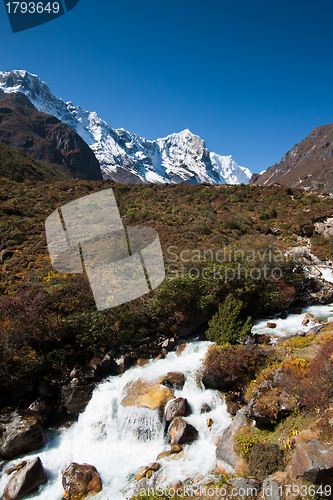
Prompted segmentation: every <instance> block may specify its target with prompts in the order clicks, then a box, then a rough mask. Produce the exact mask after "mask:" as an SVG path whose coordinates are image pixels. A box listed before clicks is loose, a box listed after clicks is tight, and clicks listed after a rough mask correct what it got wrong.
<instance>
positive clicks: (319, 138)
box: [250, 123, 333, 192]
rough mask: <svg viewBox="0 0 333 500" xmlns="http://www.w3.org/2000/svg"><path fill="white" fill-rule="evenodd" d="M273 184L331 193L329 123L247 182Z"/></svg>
mask: <svg viewBox="0 0 333 500" xmlns="http://www.w3.org/2000/svg"><path fill="white" fill-rule="evenodd" d="M274 183H279V184H284V185H286V186H291V187H296V188H312V189H315V190H323V191H326V192H333V123H330V124H328V125H323V126H321V127H317V128H315V129H314V130H313V131H312V132H311V134H309V135H308V136H307V137H306V138H305V139H304V140H303V141H302V142H300V143H299V144H296V145H295V146H294V147H293V148H292V149H291V150H290V151H288V152H287V153H286V154H285V155H284V157H283V158H282V160H281V161H280V163H276V164H275V165H273V166H271V167H269V168H268V169H267V170H266V172H264V173H263V174H261V175H258V174H253V176H252V177H251V179H250V184H255V185H262V184H265V185H270V184H274Z"/></svg>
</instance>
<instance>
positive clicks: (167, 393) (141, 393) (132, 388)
mask: <svg viewBox="0 0 333 500" xmlns="http://www.w3.org/2000/svg"><path fill="white" fill-rule="evenodd" d="M124 393H125V397H124V398H123V400H122V401H121V403H120V404H121V405H122V406H137V407H138V408H149V409H150V410H155V409H156V408H161V409H162V410H164V408H165V406H166V404H167V403H168V401H170V400H171V399H174V395H173V392H172V391H171V389H169V388H168V387H165V386H164V385H160V384H156V383H151V382H147V381H146V380H142V379H139V380H136V381H133V382H129V383H128V384H126V386H125V387H124Z"/></svg>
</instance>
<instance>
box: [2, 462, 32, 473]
mask: <svg viewBox="0 0 333 500" xmlns="http://www.w3.org/2000/svg"><path fill="white" fill-rule="evenodd" d="M25 465H27V462H26V460H22V462H19V463H18V464H16V465H14V466H13V467H9V469H7V470H6V471H5V472H6V474H7V475H8V476H9V475H10V474H12V473H13V472H18V471H19V470H21V469H23V467H24V466H25Z"/></svg>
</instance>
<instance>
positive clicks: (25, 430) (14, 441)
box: [0, 410, 45, 460]
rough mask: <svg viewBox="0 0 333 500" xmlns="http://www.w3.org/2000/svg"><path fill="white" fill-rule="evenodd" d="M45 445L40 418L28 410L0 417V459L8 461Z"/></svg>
mask: <svg viewBox="0 0 333 500" xmlns="http://www.w3.org/2000/svg"><path fill="white" fill-rule="evenodd" d="M44 444H45V433H44V424H43V419H42V417H41V416H40V415H39V414H38V413H36V412H34V411H30V410H20V411H15V412H13V413H7V414H6V415H1V416H0V457H2V458H5V459H6V460H10V459H12V458H15V457H18V456H19V455H21V454H22V453H28V452H29V451H33V450H38V449H39V448H42V446H44Z"/></svg>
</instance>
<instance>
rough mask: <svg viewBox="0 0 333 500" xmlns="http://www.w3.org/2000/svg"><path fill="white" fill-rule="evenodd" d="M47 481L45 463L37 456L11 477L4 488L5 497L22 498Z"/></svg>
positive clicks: (13, 499)
mask: <svg viewBox="0 0 333 500" xmlns="http://www.w3.org/2000/svg"><path fill="white" fill-rule="evenodd" d="M46 482H47V479H46V474H45V471H44V467H43V464H42V462H41V460H40V458H39V457H36V458H35V459H34V460H31V461H30V462H28V463H27V464H26V465H25V466H24V467H23V468H22V469H21V470H19V471H18V472H16V474H14V476H12V477H11V478H10V480H9V482H8V484H7V486H6V487H5V489H4V492H3V498H4V499H5V500H20V499H21V498H24V497H25V496H26V495H28V494H29V493H31V492H32V491H35V490H37V488H38V487H39V486H40V485H41V484H45V483H46Z"/></svg>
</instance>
